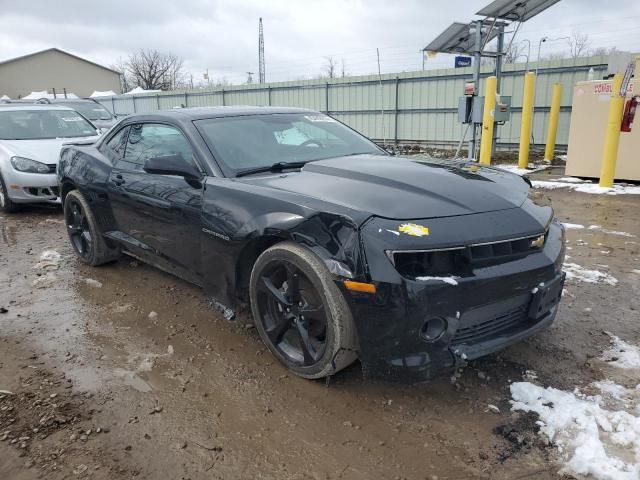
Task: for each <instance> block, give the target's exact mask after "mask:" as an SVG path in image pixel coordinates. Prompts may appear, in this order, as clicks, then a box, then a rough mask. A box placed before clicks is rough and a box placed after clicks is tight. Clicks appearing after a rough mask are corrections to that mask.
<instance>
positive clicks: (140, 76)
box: [125, 50, 185, 90]
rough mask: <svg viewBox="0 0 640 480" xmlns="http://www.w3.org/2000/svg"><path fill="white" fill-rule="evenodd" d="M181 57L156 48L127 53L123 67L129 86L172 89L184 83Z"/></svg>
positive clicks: (146, 88)
mask: <svg viewBox="0 0 640 480" xmlns="http://www.w3.org/2000/svg"><path fill="white" fill-rule="evenodd" d="M182 65H183V60H182V58H180V57H178V56H176V55H173V54H167V53H161V52H158V51H157V50H139V51H138V52H136V53H133V54H131V55H129V59H128V60H127V62H126V63H125V69H126V72H127V74H128V76H129V80H128V81H129V82H130V84H131V86H134V87H141V88H144V89H145V90H172V89H175V88H176V87H177V86H178V85H181V84H183V83H184V78H185V75H184V72H183V70H182Z"/></svg>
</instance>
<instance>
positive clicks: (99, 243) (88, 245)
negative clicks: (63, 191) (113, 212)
mask: <svg viewBox="0 0 640 480" xmlns="http://www.w3.org/2000/svg"><path fill="white" fill-rule="evenodd" d="M64 223H65V225H66V227H67V233H68V234H69V241H70V242H71V246H72V247H73V250H74V251H75V252H76V255H78V258H79V259H80V260H81V261H82V262H83V263H87V264H89V265H93V266H97V265H102V264H103V263H107V262H111V261H113V260H115V259H117V258H118V256H119V255H120V251H119V250H118V248H115V247H113V246H110V245H109V244H107V241H106V240H105V238H104V236H103V235H102V234H101V232H100V227H99V226H98V223H97V222H96V219H95V217H94V215H93V212H92V210H91V207H90V205H89V203H88V202H87V200H86V199H85V198H84V195H82V193H80V192H79V191H78V190H72V191H70V192H69V193H67V195H66V197H65V199H64Z"/></svg>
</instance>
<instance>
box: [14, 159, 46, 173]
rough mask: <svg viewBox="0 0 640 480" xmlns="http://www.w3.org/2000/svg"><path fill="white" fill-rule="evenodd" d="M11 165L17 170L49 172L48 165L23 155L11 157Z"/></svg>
mask: <svg viewBox="0 0 640 480" xmlns="http://www.w3.org/2000/svg"><path fill="white" fill-rule="evenodd" d="M11 165H12V166H13V168H15V169H16V170H18V171H19V172H25V173H50V171H49V166H48V165H46V164H44V163H42V162H36V161H35V160H31V159H30V158H24V157H11Z"/></svg>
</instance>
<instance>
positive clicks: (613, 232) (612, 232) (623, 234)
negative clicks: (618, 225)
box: [589, 225, 635, 238]
mask: <svg viewBox="0 0 640 480" xmlns="http://www.w3.org/2000/svg"><path fill="white" fill-rule="evenodd" d="M589 230H598V231H599V232H602V233H606V234H607V235H618V236H620V237H631V238H633V237H635V235H633V234H631V233H628V232H620V231H617V230H607V229H606V228H603V227H601V226H600V225H589Z"/></svg>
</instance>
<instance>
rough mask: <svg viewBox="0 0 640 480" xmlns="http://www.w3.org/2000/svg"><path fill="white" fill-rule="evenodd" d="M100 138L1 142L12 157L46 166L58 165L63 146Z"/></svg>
mask: <svg viewBox="0 0 640 480" xmlns="http://www.w3.org/2000/svg"><path fill="white" fill-rule="evenodd" d="M98 138H100V137H99V136H97V135H96V136H91V137H78V138H51V139H43V140H0V144H1V145H2V146H3V147H4V149H5V150H6V151H7V153H8V154H9V156H10V157H13V156H17V157H25V158H30V159H31V160H35V161H37V162H42V163H46V164H50V165H51V164H54V163H55V164H56V165H57V164H58V160H59V159H60V149H61V148H62V145H64V144H65V143H69V142H74V141H78V140H83V141H86V140H93V141H96V140H98Z"/></svg>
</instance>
